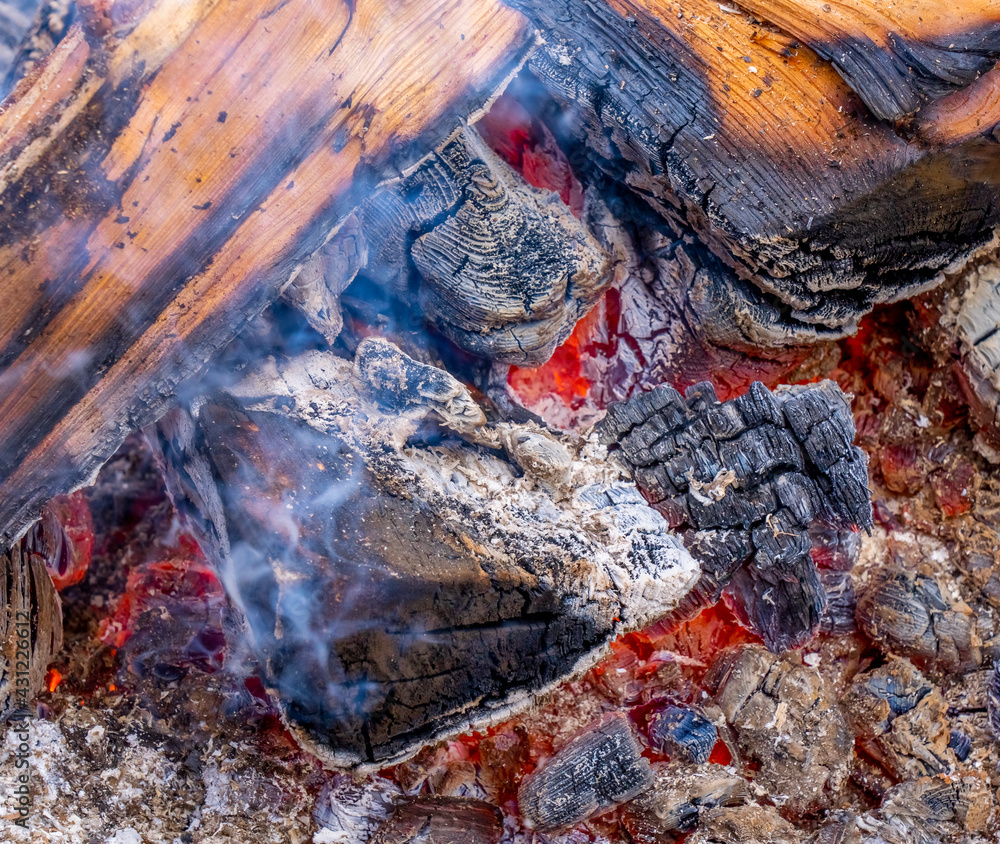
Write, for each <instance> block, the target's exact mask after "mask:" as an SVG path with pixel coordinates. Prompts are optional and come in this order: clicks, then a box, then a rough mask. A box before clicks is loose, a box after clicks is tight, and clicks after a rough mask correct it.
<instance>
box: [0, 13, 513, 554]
mask: <svg viewBox="0 0 1000 844" xmlns="http://www.w3.org/2000/svg"><path fill="white" fill-rule="evenodd" d="M88 9H89V11H88ZM95 9H96V7H84V8H83V10H82V13H81V18H82V22H81V23H78V24H76V25H75V26H74V29H73V31H72V32H70V33H69V34H68V35H67V37H66V38H65V39H64V40H63V41H62V42H61V43H60V45H59V46H58V47H57V48H56V50H55V51H54V52H53V54H52V55H50V56H49V57H48V59H47V60H46V62H45V63H44V64H43V65H42V66H41V67H39V68H36V70H35V71H34V72H33V73H32V74H31V77H30V78H29V79H26V80H24V81H23V82H22V83H21V84H20V85H19V86H18V88H17V89H16V90H15V92H14V94H13V95H12V97H11V99H10V101H9V102H8V103H7V105H6V110H5V113H4V114H3V115H2V116H0V243H2V244H3V245H2V246H0V300H2V301H4V302H7V303H17V304H16V305H15V306H13V307H10V308H5V309H4V310H3V311H2V312H0V368H2V371H0V441H3V442H4V443H5V447H4V449H3V450H2V451H0V545H3V544H6V543H9V542H10V541H11V540H12V539H13V538H14V537H16V536H17V535H18V534H19V533H21V532H22V531H23V530H24V528H25V527H26V525H27V524H28V523H29V522H30V520H31V519H32V518H33V516H34V515H35V514H36V513H37V511H38V508H39V507H40V505H41V503H42V502H43V501H44V500H45V499H46V498H47V497H50V496H51V495H53V494H55V493H56V492H58V491H62V490H64V489H67V488H69V487H71V486H74V485H79V484H81V483H84V482H85V481H86V480H87V478H88V477H90V476H92V475H93V473H94V472H96V470H97V468H98V467H99V466H100V465H101V463H102V462H103V460H104V459H106V458H107V456H108V455H110V454H111V453H112V451H113V450H114V449H115V447H116V446H117V445H118V444H119V443H120V442H121V441H122V439H123V438H124V436H125V435H126V434H127V433H128V432H129V431H130V430H132V429H134V428H135V427H138V426H139V425H141V424H143V423H144V422H147V421H149V420H150V419H151V418H153V417H154V416H155V414H156V413H157V411H158V410H159V409H160V408H162V407H163V406H164V404H165V403H166V402H167V401H168V400H169V397H170V394H171V391H172V389H173V387H174V386H175V385H176V384H177V383H178V381H179V380H180V379H181V378H183V377H185V376H187V375H190V374H191V373H192V372H193V371H196V370H197V369H198V368H199V367H200V366H201V365H202V364H204V362H205V361H206V360H207V359H208V358H209V357H210V356H211V355H212V353H213V352H215V351H216V350H218V349H219V348H220V347H222V346H223V345H225V343H227V342H228V340H229V339H231V338H232V337H233V336H234V335H235V333H236V332H237V331H238V330H239V329H240V328H241V327H242V326H243V325H244V324H245V323H246V321H247V320H248V319H249V318H250V317H251V316H253V315H254V314H255V313H257V312H259V311H260V310H261V309H262V308H263V307H265V306H266V305H267V304H268V303H269V302H270V301H272V300H273V299H274V298H275V297H276V296H277V294H278V291H279V290H280V289H281V287H282V286H283V285H284V284H285V283H287V281H288V280H289V278H290V277H291V276H292V274H293V273H294V271H295V269H296V267H297V266H298V265H299V264H300V263H301V262H302V261H303V260H304V259H305V258H306V257H308V256H309V255H310V254H311V253H312V252H314V251H315V250H316V249H317V248H318V246H319V245H320V244H321V243H322V242H323V240H324V239H325V237H326V236H327V235H328V234H329V232H330V231H331V230H332V229H333V227H334V226H335V225H336V224H337V222H338V221H339V220H340V219H342V218H343V217H344V216H345V214H346V213H347V212H348V211H349V210H350V209H351V208H353V207H355V206H357V204H358V203H359V202H360V200H361V199H362V198H364V196H365V195H366V194H367V193H368V192H369V191H370V190H371V189H372V187H373V186H374V185H375V184H377V183H378V182H379V181H381V180H383V179H386V178H389V177H392V176H394V175H396V174H397V173H398V172H399V171H400V169H401V168H404V167H406V166H410V165H412V164H414V163H415V162H416V161H417V160H419V158H420V157H421V156H422V155H423V154H425V153H426V152H428V151H429V150H430V149H432V148H433V146H435V145H436V144H437V143H439V142H440V141H441V140H442V139H443V138H444V137H445V136H446V135H447V134H448V133H449V132H450V131H451V130H452V129H453V128H454V126H455V125H457V123H458V122H459V121H460V120H461V119H462V118H464V117H466V116H467V115H469V114H470V113H472V112H474V111H475V110H476V109H477V108H479V107H481V106H482V105H483V104H484V103H485V102H486V101H487V100H488V99H489V98H490V97H491V96H492V95H493V94H494V93H495V92H496V90H497V89H498V88H499V87H500V86H501V84H502V82H503V81H504V80H505V79H506V78H507V77H509V75H510V74H511V73H512V72H513V70H514V69H515V68H516V66H517V63H518V62H519V60H520V58H521V57H522V56H523V55H524V52H525V50H526V49H527V47H528V46H529V44H530V42H531V37H532V36H531V31H530V28H529V26H528V24H527V22H526V21H525V19H524V18H523V17H521V16H520V15H519V14H517V13H516V12H515V11H512V10H510V9H507V8H504V7H503V6H501V5H500V4H499V3H496V2H490V0H468V1H467V2H466V0H462V2H457V3H456V2H444V0H436V1H435V0H432V2H424V3H420V4H407V3H382V2H377V0H360V2H357V3H348V2H340V0H327V2H324V3H314V2H307V0H287V2H277V0H239V2H238V3H235V4H234V3H219V2H217V0H199V2H197V3H193V4H192V3H188V2H186V0H150V1H149V2H145V3H143V4H138V5H135V4H127V3H121V4H117V5H112V6H110V7H108V8H107V9H104V8H103V7H102V9H101V11H102V12H106V15H107V17H104V16H102V15H100V14H98V13H97V11H95ZM107 30H113V31H112V32H109V31H107ZM283 80H284V81H283ZM84 139H86V141H87V142H86V143H84Z"/></svg>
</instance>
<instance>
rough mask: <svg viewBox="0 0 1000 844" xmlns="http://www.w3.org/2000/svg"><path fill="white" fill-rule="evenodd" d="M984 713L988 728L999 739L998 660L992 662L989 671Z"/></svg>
mask: <svg viewBox="0 0 1000 844" xmlns="http://www.w3.org/2000/svg"><path fill="white" fill-rule="evenodd" d="M986 713H987V715H988V716H989V721H990V729H991V730H992V731H993V735H994V737H995V738H996V739H997V741H1000V661H998V662H995V663H994V664H993V671H992V672H991V673H990V679H989V683H988V685H987V688H986Z"/></svg>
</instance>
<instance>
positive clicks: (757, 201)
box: [515, 0, 1000, 350]
mask: <svg viewBox="0 0 1000 844" xmlns="http://www.w3.org/2000/svg"><path fill="white" fill-rule="evenodd" d="M515 5H516V6H517V7H518V8H520V9H523V10H524V12H525V14H527V15H528V16H529V17H531V18H532V20H534V21H535V22H536V23H537V24H538V25H539V27H540V28H541V30H542V32H543V34H544V36H545V39H546V45H545V46H544V47H543V48H542V49H541V50H540V51H538V52H537V53H536V54H535V55H534V56H533V57H532V58H531V59H530V61H529V68H530V70H531V71H532V73H533V74H534V76H535V77H536V78H537V80H538V81H540V83H541V85H542V86H543V87H544V89H546V90H547V91H548V92H550V93H551V94H552V96H553V97H554V99H555V101H556V103H557V107H556V108H553V109H550V112H549V113H548V114H547V115H546V117H547V119H548V121H549V125H550V127H551V128H552V129H553V131H554V132H556V133H557V136H559V137H560V138H562V139H563V143H564V144H566V143H569V144H573V143H575V144H577V145H580V144H586V145H588V146H589V147H590V149H591V150H593V154H592V155H590V156H577V158H578V159H584V160H586V163H584V162H583V161H578V166H577V170H576V172H577V173H578V174H579V175H580V177H581V179H582V181H583V182H584V185H585V186H586V185H588V184H594V183H597V182H599V181H600V177H599V174H600V173H604V174H606V175H607V178H608V179H609V180H610V181H611V182H612V183H617V184H627V185H628V186H629V187H630V188H631V190H632V191H633V192H634V194H635V195H637V196H638V197H640V198H641V199H642V200H643V201H645V202H646V203H648V204H649V205H650V206H652V208H653V209H655V210H656V212H657V213H658V214H659V215H661V216H662V217H664V218H665V219H666V220H667V221H669V223H670V225H671V226H672V227H673V230H674V238H673V239H674V240H675V241H681V240H682V239H683V236H684V235H685V234H686V233H690V232H693V233H694V234H696V235H697V236H698V237H697V241H696V242H695V244H696V245H695V249H696V251H699V252H707V253H708V255H705V256H698V257H697V258H696V259H695V260H694V261H693V262H692V261H691V260H688V262H687V263H688V265H689V266H690V265H691V264H692V263H693V265H694V268H695V269H697V270H698V272H697V274H695V273H693V272H692V273H691V275H693V276H694V277H693V278H685V277H684V276H683V275H682V276H681V277H679V278H675V279H670V278H667V279H664V280H663V281H662V282H661V287H663V288H664V290H665V291H666V295H668V296H678V295H679V296H681V297H683V298H684V299H685V300H686V301H688V302H689V306H690V310H691V312H692V313H693V317H694V320H695V322H696V323H697V324H698V325H699V326H700V328H701V329H702V330H703V331H705V332H707V333H708V336H709V339H711V340H713V341H714V342H718V343H721V344H722V345H727V346H735V347H737V348H744V349H748V350H753V349H755V348H760V347H771V348H780V347H784V346H788V345H791V344H795V343H802V342H810V341H816V340H817V339H823V338H834V337H840V336H844V335H846V334H849V333H852V332H853V331H854V329H855V325H856V321H857V319H858V317H859V316H861V315H862V314H864V313H865V312H867V311H868V310H870V309H871V308H872V307H873V306H874V305H875V304H877V303H880V302H888V301H895V300H897V299H900V298H904V297H906V296H909V295H912V294H913V293H915V292H917V291H919V290H920V289H923V288H926V287H928V286H932V285H934V284H936V283H938V282H939V281H940V279H941V275H940V273H941V271H942V270H943V269H945V268H947V267H949V266H952V265H954V264H955V263H956V262H958V261H961V260H963V259H964V258H965V257H966V256H968V255H969V254H970V253H973V252H975V251H976V250H977V249H980V248H982V247H984V246H985V245H986V244H988V243H990V242H991V241H992V238H993V228H994V226H995V225H996V223H997V222H998V219H1000V203H998V202H997V196H998V188H1000V168H998V167H997V161H998V156H1000V150H998V148H997V146H996V144H995V141H994V139H993V138H992V136H991V135H990V133H991V132H992V130H993V127H994V126H995V125H996V124H997V122H998V121H1000V111H998V110H1000V105H998V100H1000V98H998V97H997V95H996V92H997V91H998V90H1000V74H997V72H996V71H993V72H991V73H986V74H985V75H983V76H982V77H980V78H978V79H977V76H978V74H979V73H980V72H982V71H984V70H986V69H987V68H989V67H990V66H991V65H992V63H993V62H995V61H996V59H997V57H998V52H997V51H998V48H1000V43H998V38H1000V30H998V25H1000V10H998V9H997V7H996V4H995V3H991V4H986V5H985V6H984V5H983V4H978V3H972V2H966V3H957V4H954V5H949V6H941V5H940V4H932V3H931V2H930V0H907V2H903V3H896V4H894V5H893V7H892V13H891V16H890V15H889V14H888V13H883V14H879V13H878V12H877V9H876V8H875V4H872V3H869V2H865V0H858V2H852V3H850V4H837V5H836V9H837V11H836V12H834V11H833V10H832V8H830V7H829V6H828V5H821V3H820V0H816V2H812V0H802V2H792V0H787V2H783V3H777V4H775V3H770V2H759V3H750V4H740V5H748V8H749V9H750V11H751V12H752V16H751V15H748V14H746V13H744V12H742V11H741V10H740V9H739V8H736V7H732V6H729V5H727V4H720V3H716V2H712V1H711V0H683V2H673V1H672V0H612V1H611V2H596V0H595V1H594V2H587V3H568V2H550V0H518V2H517V3H516V4H515ZM931 5H933V6H934V9H933V12H931V10H930V7H931ZM828 8H830V11H827V9H828ZM922 18H923V20H921V19H922ZM786 26H787V28H786ZM810 47H813V48H815V50H816V51H817V52H814V50H813V49H810ZM823 56H829V57H830V58H831V59H833V62H832V64H831V63H829V62H827V61H824V59H823ZM931 56H933V57H934V58H933V59H931V58H930V57H931ZM838 70H839V73H838ZM904 71H905V77H904V75H903V74H904ZM841 74H842V75H841ZM852 86H853V88H854V90H852ZM953 89H958V90H955V91H954V93H952V94H951V95H950V96H948V97H943V98H941V99H937V100H934V101H933V102H931V103H930V105H929V106H927V108H928V109H933V111H930V112H928V113H927V114H926V115H925V114H924V113H923V111H918V112H917V114H916V117H915V118H914V119H913V127H908V126H906V125H904V124H903V123H899V124H892V123H889V122H886V121H882V120H879V119H878V115H879V114H888V115H891V116H898V115H899V114H902V113H903V112H909V111H912V110H913V109H914V108H915V106H916V105H919V104H920V103H921V102H922V101H923V98H930V97H934V96H938V95H940V94H943V93H945V91H946V90H953ZM856 92H858V93H856ZM859 93H860V95H861V96H860V97H859V96H858V94H859ZM526 99H527V100H530V101H533V102H538V99H539V97H538V94H537V92H536V93H534V94H532V93H530V92H529V93H528V94H527V95H526ZM543 99H544V98H543ZM866 102H867V103H868V104H869V106H871V108H872V110H874V112H875V114H873V113H872V111H870V110H869V108H868V107H866V105H865V103H866ZM914 134H916V135H917V137H914ZM567 137H568V139H569V140H568V141H567V140H566V139H567ZM594 165H596V168H595V167H594ZM595 170H596V174H595ZM602 190H612V189H611V188H607V187H605V188H602ZM706 247H707V248H706ZM685 248H686V249H690V246H686V247H685Z"/></svg>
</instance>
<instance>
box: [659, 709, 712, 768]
mask: <svg viewBox="0 0 1000 844" xmlns="http://www.w3.org/2000/svg"><path fill="white" fill-rule="evenodd" d="M646 735H647V736H648V738H649V743H650V745H652V746H653V747H655V748H656V749H657V750H659V751H660V752H662V753H665V754H667V756H669V757H671V758H672V759H680V760H686V761H688V762H695V763H699V764H704V763H705V762H707V761H708V757H709V756H711V755H712V750H713V749H714V747H715V742H716V740H717V739H718V738H719V731H718V729H717V728H716V726H715V724H713V723H712V722H711V721H710V720H709V719H708V718H707V717H706V716H705V714H704V713H702V712H701V711H700V710H698V709H696V708H694V707H690V706H676V705H674V704H666V705H664V706H662V707H660V708H658V709H656V710H655V711H654V712H653V714H652V715H651V716H650V718H649V728H648V730H647V732H646Z"/></svg>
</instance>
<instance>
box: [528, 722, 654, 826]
mask: <svg viewBox="0 0 1000 844" xmlns="http://www.w3.org/2000/svg"><path fill="white" fill-rule="evenodd" d="M641 753H642V747H641V746H640V745H639V742H638V740H637V739H636V737H635V735H634V734H633V732H632V728H631V726H630V725H629V722H628V719H627V718H626V717H625V716H624V715H621V714H620V713H615V714H613V715H609V716H607V717H606V718H604V719H603V720H601V721H600V722H598V723H597V724H596V725H594V726H592V727H591V728H589V729H587V730H586V731H585V732H583V733H582V734H580V735H579V736H577V737H576V738H574V739H573V740H572V741H570V742H569V743H568V744H566V745H565V746H564V747H562V748H561V749H560V750H559V751H557V752H556V754H555V755H554V756H552V757H550V758H549V759H546V760H545V761H544V762H543V763H542V764H541V765H540V766H539V767H538V768H537V769H536V770H535V771H534V772H533V773H532V774H531V776H529V777H528V778H527V779H526V780H525V781H524V782H523V783H522V784H521V788H520V789H519V791H518V796H517V798H518V805H519V807H520V810H521V814H522V815H523V816H524V817H525V818H526V819H527V820H529V821H530V822H531V823H532V824H534V825H535V826H536V827H538V828H540V829H558V828H559V827H564V826H569V825H571V824H574V823H579V822H580V821H582V820H586V819H587V818H589V817H592V816H593V815H596V814H599V813H601V812H604V811H607V810H608V809H611V808H613V807H615V806H617V805H618V804H620V803H624V802H625V801H626V800H630V799H632V798H633V797H635V796H636V795H637V794H639V793H640V792H641V791H643V790H644V789H645V788H647V787H649V785H650V784H651V783H652V781H653V771H652V769H651V768H650V767H649V762H648V761H647V760H646V759H644V758H643V757H642V756H641Z"/></svg>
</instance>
